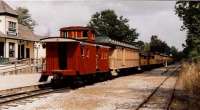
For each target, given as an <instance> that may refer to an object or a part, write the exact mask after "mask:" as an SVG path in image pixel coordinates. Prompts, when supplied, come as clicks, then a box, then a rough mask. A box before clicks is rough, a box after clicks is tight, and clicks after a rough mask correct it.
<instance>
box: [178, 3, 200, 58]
mask: <svg viewBox="0 0 200 110" xmlns="http://www.w3.org/2000/svg"><path fill="white" fill-rule="evenodd" d="M175 9H176V14H177V15H178V16H179V17H180V19H181V20H182V21H183V26H182V28H181V30H185V31H186V32H187V38H186V44H185V45H184V50H183V52H184V54H186V55H187V57H194V56H199V55H200V14H199V13H200V2H198V1H178V2H176V5H175Z"/></svg>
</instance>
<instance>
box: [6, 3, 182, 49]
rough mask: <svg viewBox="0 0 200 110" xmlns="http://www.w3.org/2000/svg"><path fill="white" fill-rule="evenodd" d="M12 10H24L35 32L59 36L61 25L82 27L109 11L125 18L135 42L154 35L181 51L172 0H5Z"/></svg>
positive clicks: (177, 24)
mask: <svg viewBox="0 0 200 110" xmlns="http://www.w3.org/2000/svg"><path fill="white" fill-rule="evenodd" d="M6 2H7V3H8V4H9V5H11V6H12V7H13V8H14V9H15V8H16V7H19V6H20V7H25V8H28V9H29V11H30V14H31V16H32V18H33V19H34V20H35V21H36V22H37V26H36V27H35V29H34V30H35V33H36V34H39V35H47V33H50V35H51V36H58V35H59V28H61V27H65V26H77V25H80V26H86V25H87V24H88V22H89V20H90V18H91V16H92V15H93V14H94V13H95V12H97V11H98V12H99V11H102V10H105V9H112V10H114V11H115V12H116V14H117V15H119V16H121V15H122V16H124V17H125V18H128V19H129V25H130V27H131V28H136V29H137V32H138V33H139V34H140V35H139V37H138V40H142V41H145V42H149V41H150V38H151V36H152V35H158V36H159V38H160V39H161V40H164V41H165V42H167V43H168V44H169V45H170V46H175V47H177V48H178V49H179V50H182V44H183V43H184V42H185V38H186V32H183V31H180V28H181V25H182V21H181V20H180V19H179V18H178V16H177V15H175V9H174V5H175V3H176V2H175V1H149V0H148V1H139V0H138V1H132V0H109V1H108V0H6Z"/></svg>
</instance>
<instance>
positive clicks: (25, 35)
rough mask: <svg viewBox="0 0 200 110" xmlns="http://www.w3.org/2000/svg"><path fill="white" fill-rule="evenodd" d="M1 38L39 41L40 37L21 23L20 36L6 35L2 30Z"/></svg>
mask: <svg viewBox="0 0 200 110" xmlns="http://www.w3.org/2000/svg"><path fill="white" fill-rule="evenodd" d="M0 38H8V39H16V40H26V41H39V37H38V36H37V35H35V34H34V33H33V31H32V30H30V29H29V28H28V27H27V26H24V25H21V24H19V27H18V36H11V35H6V34H4V33H2V32H1V31H0Z"/></svg>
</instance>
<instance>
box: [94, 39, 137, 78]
mask: <svg viewBox="0 0 200 110" xmlns="http://www.w3.org/2000/svg"><path fill="white" fill-rule="evenodd" d="M96 42H98V43H101V44H103V45H108V46H110V47H111V48H110V50H109V68H110V70H111V71H112V74H113V75H117V71H120V70H122V69H129V68H138V67H139V66H140V62H139V58H140V57H139V49H138V48H136V47H134V46H132V45H128V44H125V43H121V42H118V41H115V40H112V39H110V38H108V37H97V38H96Z"/></svg>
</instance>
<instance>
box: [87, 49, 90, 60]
mask: <svg viewBox="0 0 200 110" xmlns="http://www.w3.org/2000/svg"><path fill="white" fill-rule="evenodd" d="M87 57H88V58H89V57H90V51H89V49H87Z"/></svg>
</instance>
